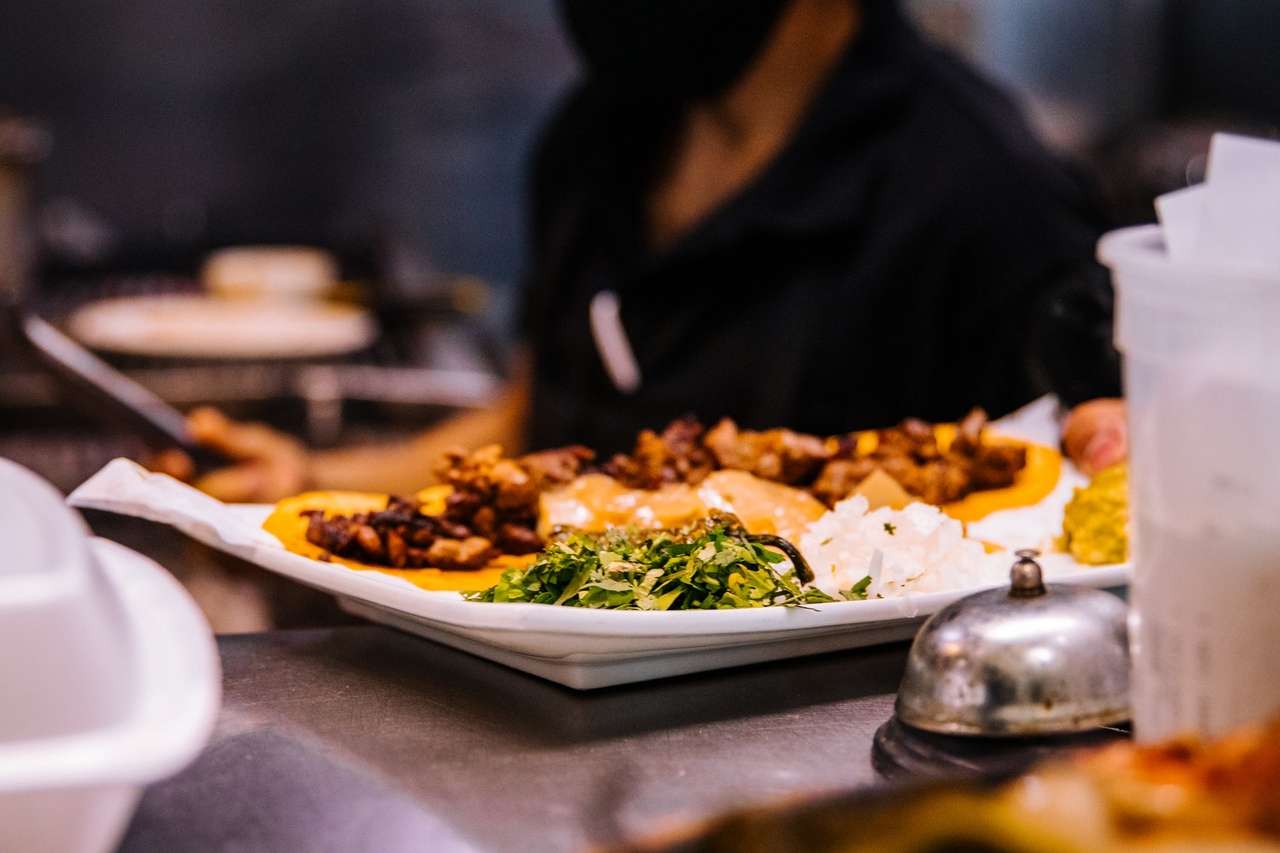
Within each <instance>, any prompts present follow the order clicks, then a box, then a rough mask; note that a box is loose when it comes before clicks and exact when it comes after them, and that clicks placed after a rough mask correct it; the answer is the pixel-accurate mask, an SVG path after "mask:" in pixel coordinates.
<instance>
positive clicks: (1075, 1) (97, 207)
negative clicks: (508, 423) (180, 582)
mask: <svg viewBox="0 0 1280 853" xmlns="http://www.w3.org/2000/svg"><path fill="white" fill-rule="evenodd" d="M910 5H911V6H912V7H913V9H914V10H915V11H916V12H917V13H918V14H919V16H920V17H921V18H922V19H923V20H924V21H925V23H926V25H927V26H928V27H929V28H930V29H931V30H932V31H934V32H935V33H936V34H938V35H939V36H940V37H942V38H944V39H946V40H948V41H949V42H951V43H952V44H953V45H954V46H956V47H957V48H958V49H960V50H961V51H963V52H965V53H967V54H968V55H969V56H971V57H972V58H973V59H975V60H976V61H977V62H978V63H979V64H981V65H983V66H984V67H985V68H987V70H988V71H989V72H991V73H992V74H993V75H995V76H997V77H999V78H1001V79H1002V80H1003V81H1005V82H1006V83H1008V84H1009V85H1011V86H1013V87H1015V88H1016V89H1017V90H1018V91H1019V92H1020V93H1021V94H1022V96H1023V97H1024V99H1025V100H1026V103H1027V105H1028V108H1029V110H1030V111H1031V112H1032V114H1033V115H1034V116H1035V118H1036V121H1037V124H1038V126H1040V127H1041V129H1042V130H1043V131H1044V133H1045V134H1046V136H1047V137H1048V138H1049V139H1050V140H1051V141H1052V142H1053V143H1054V144H1056V145H1058V146H1059V147H1061V148H1064V149H1067V150H1068V151H1070V152H1071V153H1073V154H1076V155H1079V156H1093V155H1095V154H1096V152H1097V150H1098V149H1099V148H1100V147H1101V148H1104V149H1106V150H1108V151H1111V150H1114V149H1115V148H1116V147H1117V146H1118V145H1119V146H1120V147H1123V145H1122V143H1124V142H1126V141H1129V140H1133V139H1140V140H1141V139H1146V136H1148V135H1150V134H1151V133H1152V124H1153V123H1156V124H1157V125H1163V124H1168V123H1171V122H1176V123H1194V121H1195V120H1200V119H1204V120H1209V121H1212V122H1217V123H1219V124H1226V125H1230V126H1236V125H1240V126H1248V127H1252V128H1255V129H1258V130H1260V131H1261V132H1268V131H1270V130H1271V129H1273V128H1274V125H1275V122H1276V121H1277V117H1280V58H1278V57H1280V7H1277V5H1276V4H1275V3H1274V2H1273V0H1167V1H1166V2H1159V0H1071V2H1065V0H916V2H913V3H911V4H910ZM3 20H4V25H3V26H0V104H3V105H9V106H10V107H12V108H15V109H16V110H18V111H19V112H22V113H25V114H29V115H34V116H37V117H40V118H42V119H43V120H44V121H45V122H46V124H47V125H48V127H49V128H50V129H51V130H52V132H53V134H54V138H55V148H54V151H53V154H52V157H51V158H50V160H49V162H48V163H47V165H46V167H45V169H44V172H43V176H42V180H41V184H40V193H41V195H40V198H41V209H42V220H41V221H42V226H43V228H42V230H43V234H44V239H45V243H46V253H45V258H46V264H61V265H69V266H73V267H74V266H76V265H83V266H94V265H97V266H104V265H105V266H107V267H116V268H127V267H139V268H147V267H162V266H167V267H176V268H179V269H183V268H189V267H190V266H192V265H193V264H194V263H195V262H196V261H197V260H198V258H199V256H200V255H201V254H203V252H204V251H205V250H207V249H208V248H210V247H212V246H216V245H221V244H226V243H236V242H280V241H296V242H307V243H317V244H321V245H327V246H331V247H334V248H339V249H344V248H347V249H351V248H355V249H359V248H362V247H365V246H367V245H369V244H371V243H374V242H378V241H382V242H387V241H390V242H394V243H396V244H397V245H400V246H401V247H404V248H408V249H411V250H413V251H414V252H415V253H417V255H418V256H419V258H420V259H422V260H424V261H426V262H429V263H430V264H432V265H433V266H435V267H436V268H440V269H445V270H449V271H453V272H464V273H471V274H476V275H479V276H482V277H485V278H487V279H490V280H493V281H495V282H497V283H498V284H499V286H500V287H502V286H504V285H509V284H510V283H511V282H512V281H514V280H515V279H516V278H517V276H518V272H519V267H520V258H521V252H522V225H521V210H520V199H521V192H522V181H523V172H524V165H525V160H526V156H527V150H528V146H529V143H530V141H531V139H532V138H533V137H534V135H535V133H536V130H537V128H538V126H539V124H540V123H541V122H542V121H543V119H544V118H545V117H546V115H547V113H548V111H549V109H550V107H551V105H552V104H553V102H554V100H555V98H556V97H557V95H558V94H559V93H560V92H562V91H563V89H564V87H565V85H566V83H567V81H568V80H569V79H570V78H571V76H572V74H573V59H572V56H571V54H570V52H569V49H568V48H567V46H566V45H565V43H564V41H563V39H562V37H561V35H560V33H559V30H558V26H557V21H556V17H555V12H554V7H553V3H552V2H550V0H365V2H355V0H272V2H269V3H262V2H247V0H232V2H217V3H213V2H198V0H114V2H73V0H6V3H5V12H4V16H3Z"/></svg>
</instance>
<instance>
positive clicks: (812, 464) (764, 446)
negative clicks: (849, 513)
mask: <svg viewBox="0 0 1280 853" xmlns="http://www.w3.org/2000/svg"><path fill="white" fill-rule="evenodd" d="M702 443H703V444H704V445H705V446H706V447H707V449H708V450H710V451H711V455H712V456H714V457H715V459H716V462H717V463H719V465H720V467H721V468H733V469H735V470H738V471H747V472H750V473H752V474H754V475H755V476H757V477H760V478H762V479H765V480H772V481H774V482H777V483H785V484H787V485H796V484H800V483H807V482H810V481H812V480H813V478H814V476H815V475H816V474H817V473H818V470H819V469H820V468H821V467H822V464H823V463H824V462H826V460H827V458H828V457H829V456H830V453H829V452H828V450H827V446H826V443H825V442H823V440H822V439H820V438H818V437H817V436H813V435H805V434H803V433H798V432H792V431H791V430H789V429H771V430H767V431H765V432H753V431H751V430H740V429H738V425H737V424H736V423H734V422H733V421H732V420H730V419H729V418H725V419H723V420H722V421H720V423H718V424H716V425H715V426H714V427H713V428H712V429H711V430H710V431H709V432H708V433H707V434H706V436H705V437H703V439H702Z"/></svg>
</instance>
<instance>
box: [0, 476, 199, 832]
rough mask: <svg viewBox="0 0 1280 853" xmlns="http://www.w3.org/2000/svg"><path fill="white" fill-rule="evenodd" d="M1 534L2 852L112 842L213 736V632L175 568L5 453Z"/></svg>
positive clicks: (0, 495)
mask: <svg viewBox="0 0 1280 853" xmlns="http://www.w3.org/2000/svg"><path fill="white" fill-rule="evenodd" d="M0 541H3V542H4V543H5V545H4V550H3V552H0V850H3V851H72V853H82V851H83V853H92V851H106V850H112V849H114V848H115V846H116V845H117V844H118V842H119V839H120V835H121V833H122V832H123V831H124V828H125V826H126V825H127V823H128V820H129V818H130V816H131V815H132V813H133V809H134V807H135V806H136V804H137V801H138V798H139V796H140V795H141V792H142V789H143V787H144V786H145V785H147V784H148V783H150V782H153V781H157V780H159V779H161V778H164V777H165V776H168V775H171V774H173V773H176V772H177V771H178V770H180V769H182V768H183V767H184V766H185V765H186V764H187V763H189V762H190V761H191V760H192V759H193V758H194V757H195V756H196V754H197V753H199V751H200V750H201V748H202V747H203V746H204V744H205V743H206V742H207V740H208V738H209V735H210V733H211V731H212V728H213V724H214V720H215V718H216V716H217V711H218V705H219V700H220V686H221V676H220V671H219V665H218V656H217V648H216V646H215V644H214V641H213V635H212V633H211V632H210V630H209V626H208V624H207V623H206V622H205V620H204V617H203V615H202V614H201V613H200V611H199V609H198V608H197V607H196V605H195V602H193V601H192V600H191V598H190V596H188V595H187V593H186V591H185V590H184V589H183V588H182V586H181V585H180V584H179V583H178V582H177V581H176V580H175V579H174V578H173V576H172V575H170V574H169V573H168V572H167V571H165V570H164V569H163V568H162V567H160V566H158V565H157V564H155V563H154V562H152V561H150V560H148V559H146V558H145V557H142V556H141V555H139V554H137V553H135V552H133V551H130V550H129V549H127V548H124V547H123V546H121V545H117V544H115V543H112V542H108V541H106V540H102V539H93V538H91V537H90V535H89V531H88V529H87V527H86V526H85V525H84V522H83V521H82V520H81V519H80V518H79V516H77V515H76V514H75V513H74V512H72V511H71V510H70V509H68V508H67V507H66V506H65V505H64V504H63V502H62V497H61V495H59V494H58V492H57V491H56V490H55V489H54V488H53V487H52V486H50V485H48V484H47V483H45V482H44V481H43V480H41V479H40V478H38V477H37V476H35V475H34V474H32V473H31V472H29V471H27V470H26V469H24V468H22V467H20V466H18V465H16V464H14V463H12V462H9V461H8V460H4V459H0Z"/></svg>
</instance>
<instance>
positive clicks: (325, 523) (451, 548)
mask: <svg viewBox="0 0 1280 853" xmlns="http://www.w3.org/2000/svg"><path fill="white" fill-rule="evenodd" d="M482 509H483V508H482ZM303 515H304V516H306V517H307V532H306V537H307V541H308V542H310V543H311V544H312V545H316V546H318V547H320V548H323V549H324V550H325V551H326V552H327V553H328V554H332V555H336V556H339V557H345V558H347V559H350V560H357V561H359V562H361V563H369V564H370V565H376V566H388V567H391V568H396V569H421V568H428V567H430V568H437V569H448V570H469V569H478V568H480V567H482V566H484V565H485V564H487V563H488V562H489V561H490V560H492V559H493V558H494V557H495V556H497V555H498V553H500V552H499V550H498V548H497V547H495V545H494V543H493V540H492V539H490V538H486V537H483V536H477V535H476V534H475V533H473V532H472V530H471V528H469V527H468V526H467V525H465V524H461V523H459V522H457V521H454V520H451V519H448V518H443V517H439V516H433V515H424V514H423V513H422V512H421V507H420V505H419V504H417V503H415V502H413V501H410V500H406V499H404V498H396V497H393V498H390V499H389V500H388V501H387V507H386V509H382V510H378V511H377V512H364V513H356V514H355V515H349V516H341V515H339V516H333V517H330V518H325V515H324V513H323V512H322V511H320V510H309V511H307V512H305V513H303ZM503 538H504V539H505V540H506V541H508V542H510V543H512V544H513V545H517V546H518V547H519V548H521V549H524V550H520V551H515V550H513V551H509V552H508V553H528V549H530V548H532V549H533V550H537V548H540V547H541V540H539V539H538V538H537V534H536V533H534V531H533V529H532V527H529V526H521V525H519V524H516V523H508V524H506V525H504V527H503ZM535 543H536V547H534V546H535Z"/></svg>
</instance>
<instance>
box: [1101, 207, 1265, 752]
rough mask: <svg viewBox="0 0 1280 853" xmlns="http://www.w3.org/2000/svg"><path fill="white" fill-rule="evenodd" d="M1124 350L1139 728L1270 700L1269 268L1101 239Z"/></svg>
mask: <svg viewBox="0 0 1280 853" xmlns="http://www.w3.org/2000/svg"><path fill="white" fill-rule="evenodd" d="M1098 255H1099V258H1100V259H1101V260H1102V261H1103V262H1104V263H1105V264H1107V265H1108V266H1109V267H1111V269H1112V275H1113V280H1114V282H1115V286H1116V344H1117V346H1118V347H1119V348H1120V349H1121V350H1122V351H1123V352H1124V356H1125V398H1126V400H1127V401H1128V410H1129V434H1130V444H1131V452H1130V474H1129V488H1130V491H1131V493H1132V505H1133V509H1134V512H1133V515H1134V530H1133V534H1134V582H1133V588H1132V590H1131V593H1130V601H1131V602H1132V603H1133V617H1132V620H1133V621H1132V624H1131V629H1130V632H1129V633H1130V640H1131V643H1132V644H1133V648H1132V652H1133V661H1134V675H1133V682H1132V683H1133V706H1134V727H1135V734H1136V736H1137V737H1138V739H1139V740H1145V741H1151V740H1160V739H1163V738H1166V737H1170V736H1172V735H1175V734H1178V733H1180V732H1184V731H1196V732H1200V733H1202V734H1205V735H1216V734H1221V733H1224V732H1226V731H1229V730H1230V729H1232V728H1234V727H1236V726H1239V725H1241V724H1243V723H1246V722H1250V721H1252V720H1256V719H1260V718H1263V717H1266V716H1268V715H1270V714H1273V713H1276V712H1280V679H1277V678H1276V665H1275V653H1274V649H1275V646H1276V643H1277V642H1278V641H1280V606H1277V601H1280V524H1277V522H1276V514H1277V511H1278V510H1280V476H1278V473H1280V267H1267V266H1265V265H1253V266H1250V265H1245V264H1242V263H1239V262H1235V263H1226V262H1221V261H1214V262H1206V261H1196V262H1189V261H1185V260H1177V261H1175V260H1174V259H1173V258H1172V257H1171V256H1170V253H1169V252H1167V251H1166V249H1165V242H1164V239H1163V238H1162V236H1161V231H1160V229H1159V228H1158V227H1155V226H1150V227H1142V228H1130V229H1125V230H1123V231H1118V232H1115V233H1113V234H1109V235H1107V236H1106V237H1104V238H1103V239H1102V242H1101V244H1100V245H1099V250H1098Z"/></svg>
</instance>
